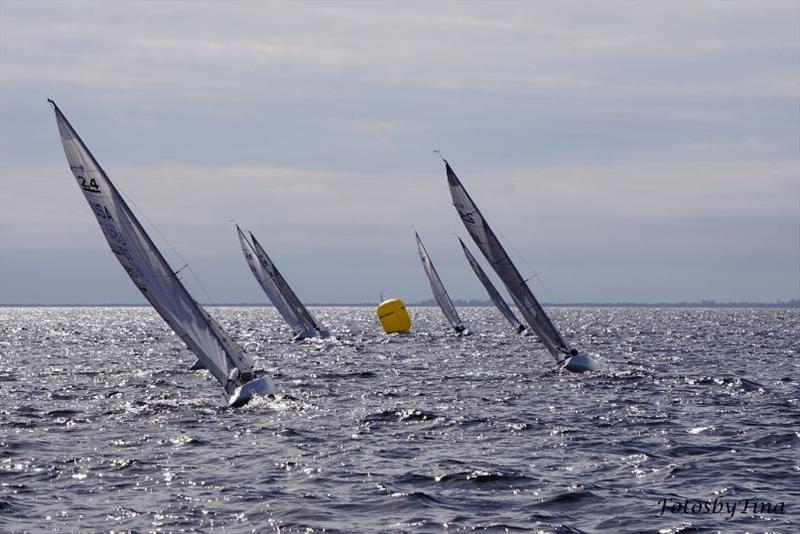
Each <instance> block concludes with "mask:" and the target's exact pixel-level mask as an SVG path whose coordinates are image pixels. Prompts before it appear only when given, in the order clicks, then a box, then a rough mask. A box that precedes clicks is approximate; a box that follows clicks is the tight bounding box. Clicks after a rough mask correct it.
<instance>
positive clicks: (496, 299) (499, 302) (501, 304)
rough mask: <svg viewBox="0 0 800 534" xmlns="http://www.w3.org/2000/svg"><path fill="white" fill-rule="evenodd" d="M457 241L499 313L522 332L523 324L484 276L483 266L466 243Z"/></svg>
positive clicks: (523, 329)
mask: <svg viewBox="0 0 800 534" xmlns="http://www.w3.org/2000/svg"><path fill="white" fill-rule="evenodd" d="M458 242H459V243H461V248H462V249H464V254H466V256H467V261H468V262H469V264H470V266H471V267H472V270H473V271H474V272H475V276H477V277H478V280H480V281H481V284H483V287H484V288H486V292H487V293H489V298H490V299H492V302H493V303H494V305H495V306H496V307H497V309H498V310H500V313H502V314H503V317H505V318H506V320H507V321H508V322H509V323H511V326H513V327H514V329H515V330H516V331H517V334H522V333H523V332H524V331H525V328H526V327H525V325H524V324H522V323H521V322H520V320H519V319H517V316H516V315H514V312H513V311H511V307H510V306H509V305H508V303H507V302H506V301H505V299H504V298H503V297H502V296H500V293H498V292H497V289H496V288H495V287H494V284H493V283H492V281H491V280H489V277H488V276H486V273H485V272H484V271H483V268H481V266H480V264H479V263H478V260H476V259H475V256H473V255H472V252H470V251H469V249H468V248H467V245H465V244H464V242H463V241H461V238H460V237H459V238H458Z"/></svg>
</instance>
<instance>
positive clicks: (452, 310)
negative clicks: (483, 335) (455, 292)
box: [414, 232, 464, 333]
mask: <svg viewBox="0 0 800 534" xmlns="http://www.w3.org/2000/svg"><path fill="white" fill-rule="evenodd" d="M414 235H415V236H416V237H417V252H419V259H420V260H421V261H422V267H423V268H424V269H425V274H426V275H428V281H429V282H430V284H431V290H432V291H433V297H434V298H435V299H436V303H437V304H439V307H440V308H441V309H442V313H443V314H444V316H445V317H446V318H447V320H448V321H449V322H450V325H451V326H452V327H453V328H454V329H455V330H456V332H459V333H460V332H462V331H463V330H464V323H463V322H462V321H461V317H459V316H458V312H457V311H456V307H455V306H454V305H453V301H452V300H451V299H450V295H448V294H447V290H446V289H445V287H444V284H443V283H442V279H441V278H440V277H439V273H437V272H436V267H434V266H433V262H432V261H431V258H430V256H429V255H428V251H427V250H425V245H423V244H422V239H420V237H419V234H418V233H417V232H414Z"/></svg>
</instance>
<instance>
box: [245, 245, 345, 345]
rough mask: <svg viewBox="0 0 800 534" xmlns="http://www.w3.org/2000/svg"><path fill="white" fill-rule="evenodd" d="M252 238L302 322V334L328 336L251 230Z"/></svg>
mask: <svg viewBox="0 0 800 534" xmlns="http://www.w3.org/2000/svg"><path fill="white" fill-rule="evenodd" d="M250 239H251V240H252V242H253V248H254V250H255V253H256V257H257V258H258V261H259V263H260V264H261V267H262V268H263V270H264V272H265V273H266V274H267V275H268V276H269V278H270V279H271V280H272V282H273V283H274V284H275V287H276V288H277V289H278V291H279V293H280V295H281V297H282V298H283V300H284V301H285V302H286V305H287V306H288V308H289V310H290V311H291V313H292V315H294V316H295V317H296V318H297V320H298V321H300V323H301V324H302V330H303V331H302V332H301V333H300V336H303V337H313V336H320V337H328V336H329V335H330V333H329V332H328V330H327V329H326V328H324V327H323V326H321V325H320V324H319V323H318V322H317V321H316V319H314V317H313V316H312V315H311V313H310V312H309V311H308V309H307V308H306V307H305V306H304V305H303V303H302V302H300V299H299V298H297V295H295V293H294V291H292V288H291V287H289V284H288V282H286V279H285V278H284V277H283V275H282V274H281V272H280V271H279V270H278V268H277V267H276V266H275V264H274V263H272V260H270V259H269V256H267V253H266V252H265V251H264V248H263V247H262V246H261V244H260V243H259V242H258V240H257V239H256V236H254V235H253V232H250Z"/></svg>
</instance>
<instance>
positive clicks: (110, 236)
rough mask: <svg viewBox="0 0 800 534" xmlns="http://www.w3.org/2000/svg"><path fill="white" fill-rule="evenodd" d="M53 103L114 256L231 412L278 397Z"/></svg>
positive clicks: (63, 138)
mask: <svg viewBox="0 0 800 534" xmlns="http://www.w3.org/2000/svg"><path fill="white" fill-rule="evenodd" d="M48 102H50V104H52V106H53V110H54V111H55V114H56V122H57V123H58V131H59V133H60V135H61V143H62V144H63V146H64V153H65V154H66V156H67V161H68V162H69V166H70V169H71V170H72V173H73V174H74V175H75V179H76V180H77V181H78V185H79V186H80V188H81V190H82V191H83V194H84V196H85V197H86V200H87V201H88V202H89V206H90V207H91V208H92V211H93V212H94V214H95V217H97V222H98V223H99V224H100V229H101V230H102V231H103V235H104V236H105V238H106V241H108V244H109V246H110V247H111V250H112V251H113V252H114V255H115V256H116V257H117V260H119V262H120V264H122V267H123V268H124V269H125V272H127V273H128V276H129V277H130V278H131V280H132V281H133V283H134V284H135V285H136V287H137V288H138V289H139V291H141V292H142V295H144V297H145V298H146V299H147V300H148V301H149V302H150V304H152V306H153V308H155V310H156V311H157V312H158V314H159V315H160V316H161V317H162V318H163V319H164V321H166V322H167V324H168V325H169V326H170V328H172V330H174V331H175V333H176V334H177V335H178V337H180V338H181V340H183V342H184V343H186V346H187V347H188V348H189V349H190V350H191V351H192V352H194V353H195V355H196V356H197V357H198V358H199V360H200V361H201V362H202V363H203V365H204V366H205V367H206V368H207V369H208V370H209V372H210V373H211V374H212V375H213V376H214V378H216V379H217V381H218V382H219V383H220V385H221V386H222V388H223V390H224V392H225V397H226V399H227V402H228V405H229V406H241V405H243V404H245V403H246V402H247V401H248V400H250V398H251V397H253V396H254V395H269V394H273V393H274V392H275V386H274V385H273V383H272V380H270V378H269V377H267V376H261V377H256V376H255V375H254V372H253V364H254V362H253V359H252V357H250V355H248V354H247V353H246V352H245V351H244V349H242V347H240V346H239V345H238V344H237V343H236V342H235V341H234V340H233V339H231V337H230V336H229V335H228V334H227V333H226V332H225V331H224V330H223V329H222V327H221V326H220V325H219V324H218V323H217V321H215V320H214V319H213V318H212V317H211V316H210V315H209V314H208V312H206V311H205V310H204V309H203V308H202V306H200V304H198V303H197V301H195V300H194V298H192V296H191V295H190V294H189V292H188V291H187V290H186V288H185V287H184V286H183V284H182V283H181V281H180V280H179V279H178V277H177V275H176V274H175V272H174V271H173V270H172V268H171V267H170V266H169V264H168V263H167V260H166V259H164V256H162V255H161V252H160V251H159V250H158V248H156V246H155V244H154V243H153V241H152V240H151V239H150V236H148V235H147V233H146V232H145V230H144V228H143V227H142V225H141V224H140V223H139V221H138V220H137V219H136V216H135V215H134V214H133V212H132V211H131V209H130V208H129V207H128V204H127V203H126V202H125V200H124V199H123V198H122V196H121V195H120V194H119V191H118V190H117V188H116V187H115V186H114V184H113V183H112V182H111V180H110V179H109V178H108V176H107V175H106V173H105V171H103V169H102V168H101V167H100V164H99V163H97V160H95V158H94V156H92V154H91V152H89V149H88V148H87V147H86V145H85V144H84V143H83V141H82V140H81V138H80V137H79V136H78V134H77V132H76V131H75V130H74V129H73V128H72V125H70V123H69V121H67V119H66V117H65V116H64V115H63V113H61V110H60V109H59V108H58V106H56V104H55V102H53V101H52V100H48Z"/></svg>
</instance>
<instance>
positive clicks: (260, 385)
mask: <svg viewBox="0 0 800 534" xmlns="http://www.w3.org/2000/svg"><path fill="white" fill-rule="evenodd" d="M276 392H277V390H276V389H275V384H273V383H272V380H270V378H269V377H268V376H259V377H258V378H255V379H253V380H251V381H250V382H248V383H246V384H244V385H242V386H239V387H238V388H236V391H234V392H233V395H231V398H230V399H228V407H230V408H238V407H240V406H244V405H245V404H247V403H248V402H249V401H250V399H252V398H253V397H266V396H267V395H274V394H275V393H276Z"/></svg>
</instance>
